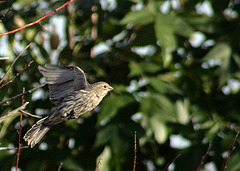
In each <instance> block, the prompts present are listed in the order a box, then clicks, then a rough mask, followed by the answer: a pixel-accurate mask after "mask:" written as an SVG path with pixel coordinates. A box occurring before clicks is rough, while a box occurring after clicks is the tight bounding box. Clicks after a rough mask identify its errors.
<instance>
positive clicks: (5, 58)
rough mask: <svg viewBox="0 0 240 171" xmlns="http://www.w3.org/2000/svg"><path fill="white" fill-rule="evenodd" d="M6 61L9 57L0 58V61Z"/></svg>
mask: <svg viewBox="0 0 240 171" xmlns="http://www.w3.org/2000/svg"><path fill="white" fill-rule="evenodd" d="M8 59H9V57H7V56H6V57H1V58H0V60H8Z"/></svg>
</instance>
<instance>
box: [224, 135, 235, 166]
mask: <svg viewBox="0 0 240 171" xmlns="http://www.w3.org/2000/svg"><path fill="white" fill-rule="evenodd" d="M238 134H239V131H238V132H237V134H236V136H235V138H234V140H233V143H232V148H231V150H230V152H229V154H228V157H227V160H226V162H225V164H224V167H223V171H225V169H226V168H227V163H228V160H229V159H230V156H231V154H232V152H233V150H234V149H235V143H236V140H237V137H238Z"/></svg>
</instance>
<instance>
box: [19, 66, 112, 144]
mask: <svg viewBox="0 0 240 171" xmlns="http://www.w3.org/2000/svg"><path fill="white" fill-rule="evenodd" d="M38 69H39V71H40V72H41V73H42V74H43V76H44V77H45V78H46V81H47V83H48V85H49V91H50V100H51V101H52V102H53V103H55V105H56V106H55V107H53V108H52V109H51V111H50V113H49V114H48V116H47V117H45V118H42V119H40V120H39V121H37V123H36V124H34V125H33V126H32V128H31V129H29V130H28V131H27V133H26V134H25V136H24V137H23V138H24V140H25V141H27V142H28V145H29V146H30V147H31V148H32V147H34V146H35V145H36V144H37V143H38V142H39V141H40V140H41V139H42V137H43V136H44V135H45V134H46V133H47V132H48V131H49V129H50V128H51V127H52V126H53V125H56V124H58V123H60V122H63V121H67V120H69V119H76V118H78V117H79V116H80V115H82V114H84V113H86V112H89V111H91V110H93V109H94V108H95V107H96V106H97V105H98V104H99V103H100V102H101V100H102V99H103V97H104V96H105V95H106V94H107V93H108V92H109V91H111V90H113V88H112V87H111V86H109V85H108V84H107V83H105V82H97V83H94V84H89V83H88V82H87V80H86V77H85V74H84V72H83V71H82V70H81V69H80V68H78V67H75V66H65V65H62V64H60V65H59V66H55V65H51V64H46V65H45V66H44V67H43V66H39V67H38Z"/></svg>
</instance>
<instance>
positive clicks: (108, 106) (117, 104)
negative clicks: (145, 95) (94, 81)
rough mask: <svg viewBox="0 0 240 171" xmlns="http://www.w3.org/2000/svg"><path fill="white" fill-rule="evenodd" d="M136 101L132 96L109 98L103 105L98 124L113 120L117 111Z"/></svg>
mask: <svg viewBox="0 0 240 171" xmlns="http://www.w3.org/2000/svg"><path fill="white" fill-rule="evenodd" d="M133 101H135V100H134V98H133V97H132V96H130V95H119V96H109V97H108V98H105V99H104V100H103V102H102V104H101V107H102V109H101V111H100V113H99V114H98V122H97V123H98V124H100V122H101V121H103V120H105V119H111V118H112V117H114V116H115V115H116V114H117V111H118V110H119V109H120V108H122V107H124V106H125V105H127V104H129V103H131V102H133Z"/></svg>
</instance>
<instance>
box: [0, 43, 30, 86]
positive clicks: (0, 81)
mask: <svg viewBox="0 0 240 171" xmlns="http://www.w3.org/2000/svg"><path fill="white" fill-rule="evenodd" d="M31 44H32V43H30V44H29V45H27V46H26V47H25V48H24V49H23V51H22V52H21V53H20V54H19V55H18V56H17V57H16V59H15V60H14V61H13V63H12V64H11V65H10V67H9V68H8V70H7V72H6V74H5V75H4V76H3V78H2V79H1V80H0V84H1V83H2V82H3V80H4V79H5V77H6V76H7V75H8V73H9V71H10V70H11V68H12V67H13V65H14V64H15V62H16V61H17V60H18V58H19V57H20V56H21V55H22V54H23V52H24V51H25V50H26V49H27V48H28V47H29V46H30V45H31Z"/></svg>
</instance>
